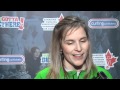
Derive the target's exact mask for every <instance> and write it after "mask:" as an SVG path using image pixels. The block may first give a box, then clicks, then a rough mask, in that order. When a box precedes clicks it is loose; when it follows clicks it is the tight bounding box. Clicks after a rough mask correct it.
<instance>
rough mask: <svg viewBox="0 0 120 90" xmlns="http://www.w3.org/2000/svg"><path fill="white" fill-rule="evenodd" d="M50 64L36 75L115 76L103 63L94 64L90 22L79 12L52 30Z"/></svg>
mask: <svg viewBox="0 0 120 90" xmlns="http://www.w3.org/2000/svg"><path fill="white" fill-rule="evenodd" d="M51 43H52V45H51V47H50V49H51V51H50V60H51V61H50V66H49V67H47V68H45V69H43V70H41V71H39V72H38V73H37V75H36V77H35V79H102V78H103V79H104V78H105V79H112V76H111V74H110V73H109V72H108V71H107V70H105V69H104V68H102V67H98V66H95V65H94V63H93V59H92V53H91V44H90V38H89V34H88V28H87V25H86V24H85V22H84V21H83V20H81V19H80V18H79V17H76V16H67V17H65V18H64V19H63V20H61V21H60V22H59V23H58V24H57V25H56V26H55V27H54V30H53V35H52V42H51Z"/></svg>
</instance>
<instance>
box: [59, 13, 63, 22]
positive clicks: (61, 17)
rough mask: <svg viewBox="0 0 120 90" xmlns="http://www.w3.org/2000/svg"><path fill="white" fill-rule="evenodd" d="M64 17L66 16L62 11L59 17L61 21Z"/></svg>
mask: <svg viewBox="0 0 120 90" xmlns="http://www.w3.org/2000/svg"><path fill="white" fill-rule="evenodd" d="M63 19H64V16H63V14H62V13H61V15H60V17H59V21H61V20H63Z"/></svg>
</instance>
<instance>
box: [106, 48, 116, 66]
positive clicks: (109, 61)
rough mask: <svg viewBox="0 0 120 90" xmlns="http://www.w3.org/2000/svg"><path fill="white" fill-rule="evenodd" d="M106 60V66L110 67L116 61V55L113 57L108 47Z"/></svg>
mask: <svg viewBox="0 0 120 90" xmlns="http://www.w3.org/2000/svg"><path fill="white" fill-rule="evenodd" d="M105 56H106V61H107V64H108V66H106V67H107V68H110V67H114V64H115V63H116V62H117V59H118V57H114V56H113V53H111V52H110V50H109V49H108V50H107V52H106V55H105Z"/></svg>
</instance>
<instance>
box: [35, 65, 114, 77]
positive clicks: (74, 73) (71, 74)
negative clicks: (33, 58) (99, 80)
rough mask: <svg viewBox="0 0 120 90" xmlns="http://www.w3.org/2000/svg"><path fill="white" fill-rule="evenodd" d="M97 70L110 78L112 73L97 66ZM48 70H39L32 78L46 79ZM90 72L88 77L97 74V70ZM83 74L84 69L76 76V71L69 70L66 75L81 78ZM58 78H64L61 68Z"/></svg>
mask: <svg viewBox="0 0 120 90" xmlns="http://www.w3.org/2000/svg"><path fill="white" fill-rule="evenodd" d="M97 71H98V72H103V73H104V74H105V75H106V76H107V77H108V79H112V75H111V74H110V72H109V71H107V70H106V69H104V68H102V67H99V66H97ZM48 72H49V67H47V68H45V69H43V70H41V71H39V72H38V73H37V75H36V77H35V78H34V79H46V76H47V74H48ZM92 72H93V71H92V70H91V74H90V77H89V78H88V79H92V78H94V77H96V76H97V73H98V72H96V73H95V72H94V73H92ZM84 75H85V71H81V72H80V74H79V76H77V72H76V71H69V72H68V76H69V78H68V79H83V78H84ZM59 79H64V71H63V69H62V68H61V69H60V77H59Z"/></svg>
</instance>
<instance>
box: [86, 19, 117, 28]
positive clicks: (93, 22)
mask: <svg viewBox="0 0 120 90" xmlns="http://www.w3.org/2000/svg"><path fill="white" fill-rule="evenodd" d="M88 26H89V27H90V28H92V29H114V28H117V27H118V26H119V21H118V19H116V18H98V19H90V20H89V21H88Z"/></svg>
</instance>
